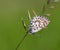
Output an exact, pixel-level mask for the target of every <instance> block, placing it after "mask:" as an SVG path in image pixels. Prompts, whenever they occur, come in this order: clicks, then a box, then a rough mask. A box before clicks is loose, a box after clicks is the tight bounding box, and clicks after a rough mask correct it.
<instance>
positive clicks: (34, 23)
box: [29, 16, 50, 33]
mask: <svg viewBox="0 0 60 50" xmlns="http://www.w3.org/2000/svg"><path fill="white" fill-rule="evenodd" d="M49 23H50V21H49V20H48V19H47V18H45V17H44V16H35V17H33V18H32V19H31V21H30V27H29V29H30V33H35V32H38V31H39V30H41V29H42V28H45V27H46V26H47V25H48V24H49Z"/></svg>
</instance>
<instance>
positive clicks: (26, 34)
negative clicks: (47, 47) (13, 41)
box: [15, 31, 28, 50]
mask: <svg viewBox="0 0 60 50" xmlns="http://www.w3.org/2000/svg"><path fill="white" fill-rule="evenodd" d="M27 35H28V31H27V32H26V34H25V35H24V37H23V38H22V40H21V41H20V42H19V43H18V45H17V47H16V48H15V50H17V49H18V48H19V46H20V45H21V44H22V42H23V41H24V39H25V38H26V36H27Z"/></svg>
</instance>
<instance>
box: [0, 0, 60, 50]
mask: <svg viewBox="0 0 60 50" xmlns="http://www.w3.org/2000/svg"><path fill="white" fill-rule="evenodd" d="M43 5H44V1H43V0H0V50H15V48H16V46H17V44H18V43H19V41H20V40H21V39H22V38H23V36H24V35H25V32H26V31H25V30H24V28H23V26H22V23H21V17H23V18H24V20H25V22H26V24H27V26H28V25H29V20H28V18H27V17H28V13H27V11H28V9H29V10H30V13H31V17H33V16H34V15H33V12H32V10H35V11H36V12H37V14H38V15H41V10H42V7H43ZM51 5H54V6H55V8H54V9H48V8H47V10H46V11H45V13H44V14H46V13H50V14H51V16H49V17H47V18H49V19H50V21H51V22H50V24H49V25H48V27H47V28H45V29H43V30H41V31H39V32H37V33H36V34H35V35H34V36H33V35H28V36H27V37H26V39H25V40H24V41H23V43H22V44H21V46H20V47H19V48H18V50H60V2H58V3H52V4H51Z"/></svg>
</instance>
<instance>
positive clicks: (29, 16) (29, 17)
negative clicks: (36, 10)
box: [28, 10, 31, 20]
mask: <svg viewBox="0 0 60 50" xmlns="http://www.w3.org/2000/svg"><path fill="white" fill-rule="evenodd" d="M28 19H29V20H31V15H30V12H29V10H28Z"/></svg>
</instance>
